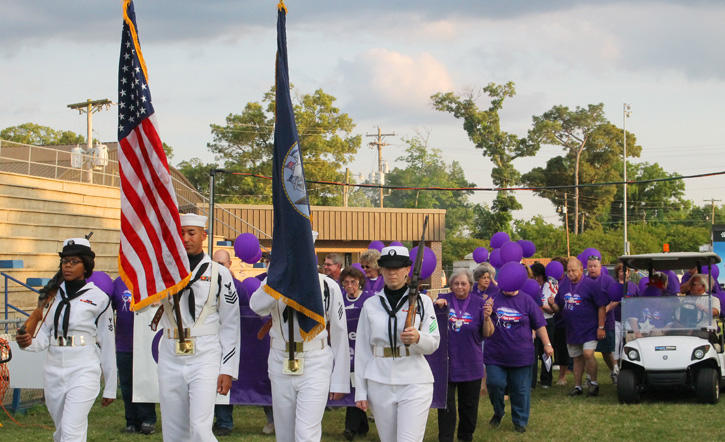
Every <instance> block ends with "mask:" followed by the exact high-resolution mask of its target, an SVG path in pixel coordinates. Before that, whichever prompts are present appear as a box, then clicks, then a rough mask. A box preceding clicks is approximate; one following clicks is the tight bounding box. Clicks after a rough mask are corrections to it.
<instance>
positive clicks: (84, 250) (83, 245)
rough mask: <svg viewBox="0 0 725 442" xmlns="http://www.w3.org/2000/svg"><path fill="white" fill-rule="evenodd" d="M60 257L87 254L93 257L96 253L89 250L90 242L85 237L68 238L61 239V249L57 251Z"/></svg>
mask: <svg viewBox="0 0 725 442" xmlns="http://www.w3.org/2000/svg"><path fill="white" fill-rule="evenodd" d="M58 255H60V257H61V258H63V257H64V256H78V255H88V256H90V257H91V258H95V257H96V254H95V253H93V250H91V243H90V241H88V240H87V239H85V238H68V239H66V240H65V241H63V251H62V252H58Z"/></svg>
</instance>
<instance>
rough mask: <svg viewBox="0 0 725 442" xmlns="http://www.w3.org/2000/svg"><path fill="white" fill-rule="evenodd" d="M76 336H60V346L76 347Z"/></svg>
mask: <svg viewBox="0 0 725 442" xmlns="http://www.w3.org/2000/svg"><path fill="white" fill-rule="evenodd" d="M75 338H76V337H75V336H69V337H67V338H64V337H63V336H60V337H59V338H58V346H59V347H75Z"/></svg>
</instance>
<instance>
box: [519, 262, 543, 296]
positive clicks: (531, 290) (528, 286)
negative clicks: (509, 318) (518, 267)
mask: <svg viewBox="0 0 725 442" xmlns="http://www.w3.org/2000/svg"><path fill="white" fill-rule="evenodd" d="M522 267H523V266H522ZM521 291H522V292H524V293H526V294H527V295H532V296H534V297H540V295H541V286H540V285H539V283H538V282H536V280H535V279H531V278H529V279H527V280H526V281H525V282H524V286H523V287H521Z"/></svg>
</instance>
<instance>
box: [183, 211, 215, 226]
mask: <svg viewBox="0 0 725 442" xmlns="http://www.w3.org/2000/svg"><path fill="white" fill-rule="evenodd" d="M179 218H181V225H182V226H187V227H189V226H193V227H201V228H202V229H206V220H207V219H208V218H207V217H206V216H204V215H197V214H195V213H182V214H180V215H179Z"/></svg>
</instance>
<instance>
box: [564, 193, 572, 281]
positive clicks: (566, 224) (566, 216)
mask: <svg viewBox="0 0 725 442" xmlns="http://www.w3.org/2000/svg"><path fill="white" fill-rule="evenodd" d="M566 197H567V194H566V193H564V229H566V256H567V257H569V256H571V249H570V248H569V209H568V208H567V206H568V205H569V203H568V201H567V198H566ZM564 270H565V271H566V269H564Z"/></svg>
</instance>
